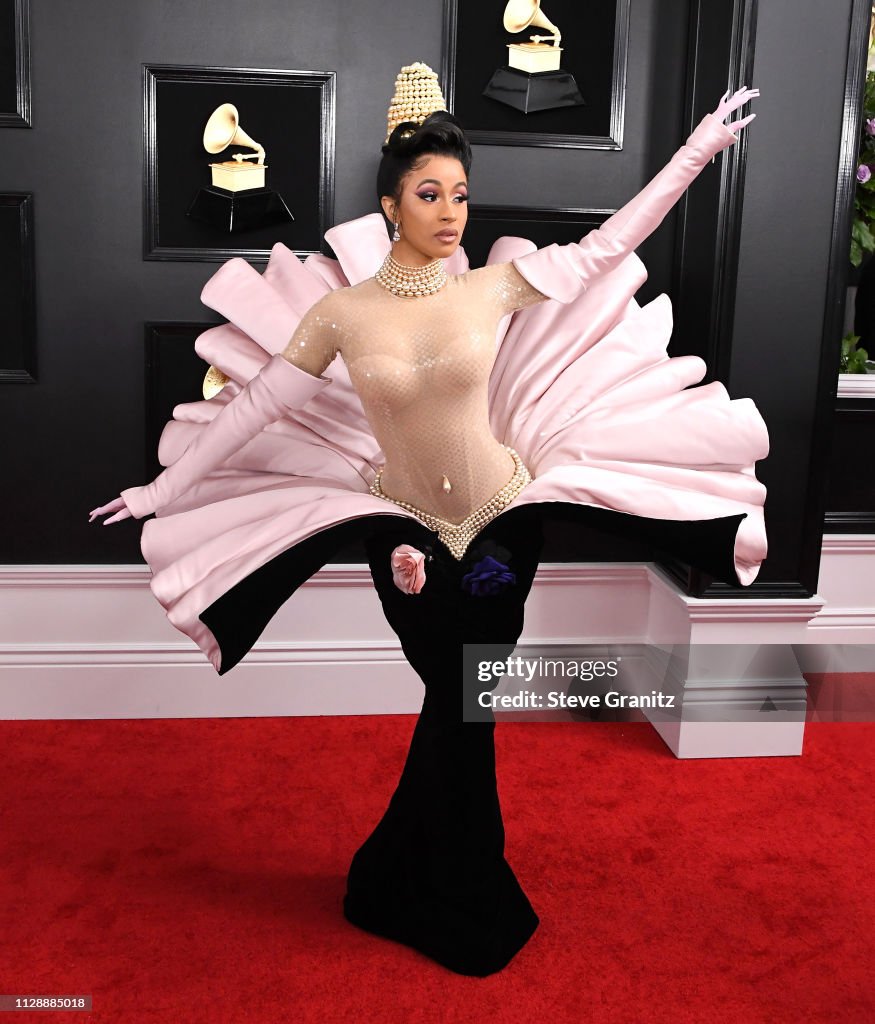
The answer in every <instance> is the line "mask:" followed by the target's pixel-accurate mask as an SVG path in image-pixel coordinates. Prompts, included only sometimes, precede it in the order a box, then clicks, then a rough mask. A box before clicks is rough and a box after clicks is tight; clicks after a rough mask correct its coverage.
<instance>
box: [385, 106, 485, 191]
mask: <svg viewBox="0 0 875 1024" xmlns="http://www.w3.org/2000/svg"><path fill="white" fill-rule="evenodd" d="M411 128H413V129H415V130H414V132H413V134H412V135H411V136H410V137H409V138H406V139H402V138H401V135H402V134H403V133H404V132H405V131H409V130H410V129H411ZM382 153H383V159H382V160H381V161H380V167H379V170H378V171H377V202H378V203H380V209H382V203H381V202H380V201H381V199H382V198H383V196H391V197H392V198H393V199H395V200H396V201H397V200H398V199H399V198H400V195H401V180H402V178H404V176H405V175H406V174H408V173H409V172H410V171H411V170H413V169H414V168H415V167H416V166H417V165H418V163H419V161H420V159H421V158H422V157H425V156H451V157H455V158H456V159H457V160H458V161H459V163H460V164H461V165H462V167H464V169H465V177H466V178H467V177H468V175H469V174H470V173H471V146H470V144H469V142H468V139H467V137H466V135H465V133H464V131H463V130H462V126H461V125H460V124H459V122H458V121H457V120H456V119H455V117H453V115H452V114H450V113H449V112H448V111H446V110H436V111H435V112H434V113H433V114H429V115H428V117H427V118H426V119H425V120H424V121H423V122H422V124H421V125H418V124H417V123H416V122H415V121H403V122H402V123H401V124H399V125H398V126H397V127H396V128H395V130H394V131H393V132H392V134H391V135H390V136H389V141H388V142H385V143H384V144H383V147H382Z"/></svg>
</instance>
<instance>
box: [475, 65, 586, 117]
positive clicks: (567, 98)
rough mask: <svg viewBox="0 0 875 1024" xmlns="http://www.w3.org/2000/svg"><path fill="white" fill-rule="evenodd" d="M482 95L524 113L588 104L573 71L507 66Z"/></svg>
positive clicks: (490, 82)
mask: <svg viewBox="0 0 875 1024" xmlns="http://www.w3.org/2000/svg"><path fill="white" fill-rule="evenodd" d="M483 95H484V96H488V97H489V98H490V99H492V100H497V101H498V102H499V103H504V104H505V105H506V106H508V107H513V108H514V110H520V111H522V113H524V114H533V113H534V112H535V111H538V110H554V109H556V108H558V107H581V106H585V105H586V100H585V99H584V98H583V96H581V95H580V90H579V89H578V88H577V82H576V81H575V80H574V75H572V74H571V72H570V71H541V72H529V71H519V70H517V68H512V67H508V66H505V67H502V68H497V69H496V71H495V74H494V75H493V76H492V78H491V79H490V80H489V85H487V86H486V88H485V89H484V90H483Z"/></svg>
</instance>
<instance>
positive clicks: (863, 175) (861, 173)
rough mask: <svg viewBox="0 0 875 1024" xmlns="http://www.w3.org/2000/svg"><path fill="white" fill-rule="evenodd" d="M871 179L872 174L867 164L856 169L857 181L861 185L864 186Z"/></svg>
mask: <svg viewBox="0 0 875 1024" xmlns="http://www.w3.org/2000/svg"><path fill="white" fill-rule="evenodd" d="M871 177H872V172H871V171H870V170H869V165H868V164H860V166H859V167H858V168H857V181H859V182H860V183H861V184H865V183H866V182H867V181H868V180H869V179H870V178H871Z"/></svg>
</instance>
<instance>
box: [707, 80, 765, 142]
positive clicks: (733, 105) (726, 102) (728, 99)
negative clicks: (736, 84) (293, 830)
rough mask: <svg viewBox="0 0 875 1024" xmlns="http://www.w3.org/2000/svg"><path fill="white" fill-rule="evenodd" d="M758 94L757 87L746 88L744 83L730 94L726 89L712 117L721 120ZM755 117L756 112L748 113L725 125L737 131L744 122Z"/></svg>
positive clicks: (748, 121) (746, 122)
mask: <svg viewBox="0 0 875 1024" xmlns="http://www.w3.org/2000/svg"><path fill="white" fill-rule="evenodd" d="M759 94H760V91H759V89H748V88H747V86H746V85H743V86H742V87H741V88H740V89H737V90H736V91H735V92H734V93H733V94H732V95H731V96H730V95H729V90H728V89H727V90H726V92H725V93H723V96H722V97H721V98H720V103H719V105H718V107H717V109H716V110H715V111H714V117H716V118H719V119H720V120H721V121H723V120H725V119H726V117H727V116H728V115H729V114H731V113H732V111H733V110H737V109H738V108H739V107H742V106H744V104H745V103H747V102H748V100H752V99H753V98H754V97H755V96H759ZM755 117H756V114H748V116H747V117H745V118H742V119H741V120H740V121H732V122H731V123H730V124H728V125H727V126H726V127H727V128H729V130H730V131H733V132H737V131H738V130H739V129H740V128H744V126H745V125H746V124H749V123H750V122H751V121H752V120H753V119H754V118H755Z"/></svg>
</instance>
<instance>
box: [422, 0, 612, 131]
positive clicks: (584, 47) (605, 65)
mask: <svg viewBox="0 0 875 1024" xmlns="http://www.w3.org/2000/svg"><path fill="white" fill-rule="evenodd" d="M629 7H630V0H590V2H588V3H586V4H581V3H579V2H577V0H547V4H546V5H545V13H546V14H547V15H548V16H549V18H550V20H551V21H553V22H554V23H555V24H556V25H557V26H558V27H559V29H560V31H561V32H562V40H561V44H560V45H562V46H563V53H562V68H563V70H566V71H570V72H571V73H572V74H573V75H574V77H575V81H576V82H577V85H578V88H579V89H580V91H581V93H582V95H583V98H584V101H585V103H586V105H585V106H571V107H563V108H559V109H556V110H544V111H539V112H536V113H529V114H525V113H522V112H520V111H517V110H514V109H513V108H511V107H509V106H506V105H505V104H503V103H500V102H498V101H496V100H494V99H491V98H489V97H486V96H483V95H482V92H483V89H484V88H485V87H486V85H487V84H488V82H489V80H490V78H491V77H492V74H493V72H494V71H495V69H496V68H498V67H501V66H503V65H505V64H506V63H507V61H506V57H505V54H506V44H507V43H509V42H514V41H516V42H523V41H525V40H526V39H528V37H529V35H531V34H534V33H536V32H537V31H540V32H541V33H542V34H543V32H544V30H543V29H541V30H538V29H535V28H533V29H532V30H531V31H529V30H525V31H523V32H520V33H519V34H517V35H511V34H510V33H508V32H506V31H505V29H504V26H503V23H502V15H503V11H504V7H503V6H502V4H501V3H497V4H495V5H493V4H483V3H479V2H478V0H444V30H443V48H442V65H441V81H442V82H443V85H444V97H445V99H446V101H447V109H448V110H449V111H450V112H451V113H453V114H455V115H456V117H458V118H459V120H460V121H461V123H462V126H463V127H464V129H465V131H466V133H467V135H468V138H469V139H470V141H471V142H472V143H480V144H485V145H496V146H553V147H560V148H565V149H608V150H620V149H622V148H623V131H624V120H625V106H626V67H627V63H628V54H629ZM606 37H609V38H610V44H609V45H607V46H606V45H605V44H604V40H605V38H606ZM484 55H488V56H484Z"/></svg>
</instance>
